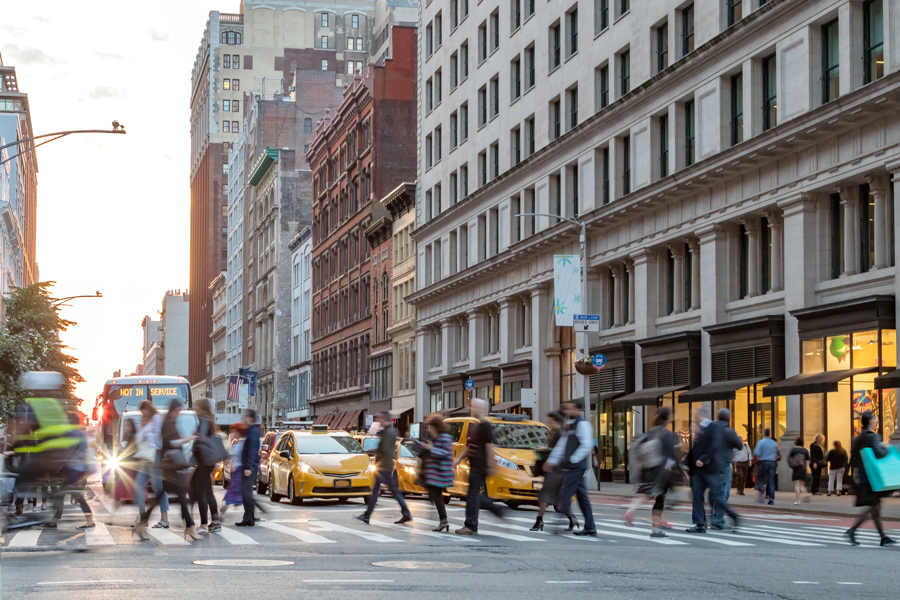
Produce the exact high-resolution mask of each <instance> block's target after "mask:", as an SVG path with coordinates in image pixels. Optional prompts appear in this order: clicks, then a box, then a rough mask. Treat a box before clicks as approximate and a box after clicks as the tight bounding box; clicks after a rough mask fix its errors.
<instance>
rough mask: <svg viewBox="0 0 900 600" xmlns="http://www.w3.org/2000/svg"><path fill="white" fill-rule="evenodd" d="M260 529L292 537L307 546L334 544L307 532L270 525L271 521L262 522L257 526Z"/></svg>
mask: <svg viewBox="0 0 900 600" xmlns="http://www.w3.org/2000/svg"><path fill="white" fill-rule="evenodd" d="M258 525H259V526H260V527H265V528H266V529H271V530H272V531H277V532H279V533H286V534H287V535H290V536H293V537H295V538H297V539H298V540H300V541H301V542H306V543H307V544H334V543H336V542H335V541H334V540H329V539H328V538H326V537H322V536H321V535H318V534H315V533H310V532H308V531H303V530H301V529H295V528H293V527H285V526H284V525H279V524H278V523H272V522H271V521H262V522H261V523H259V524H258Z"/></svg>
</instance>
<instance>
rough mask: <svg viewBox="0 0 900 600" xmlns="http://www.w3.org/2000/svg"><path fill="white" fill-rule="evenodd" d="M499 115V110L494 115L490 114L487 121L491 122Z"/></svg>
mask: <svg viewBox="0 0 900 600" xmlns="http://www.w3.org/2000/svg"><path fill="white" fill-rule="evenodd" d="M499 116H500V113H499V112H498V113H496V114H495V115H492V116H491V118H490V119H488V123H492V122H493V121H494V119H496V118H497V117H499Z"/></svg>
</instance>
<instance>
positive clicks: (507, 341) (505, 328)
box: [500, 298, 516, 365]
mask: <svg viewBox="0 0 900 600" xmlns="http://www.w3.org/2000/svg"><path fill="white" fill-rule="evenodd" d="M513 308H514V305H513V303H512V301H511V300H510V299H509V298H503V299H502V300H500V364H501V365H502V364H506V363H508V362H510V360H511V359H512V356H513V352H514V351H515V344H516V336H515V329H514V327H515V319H514V318H512V317H511V314H510V313H511V312H512V310H511V309H513Z"/></svg>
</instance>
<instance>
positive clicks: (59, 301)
mask: <svg viewBox="0 0 900 600" xmlns="http://www.w3.org/2000/svg"><path fill="white" fill-rule="evenodd" d="M102 297H103V294H101V293H100V292H99V291H97V292H94V293H93V294H86V295H82V296H68V297H66V298H51V299H50V306H65V303H66V302H68V301H69V300H74V299H75V298H102Z"/></svg>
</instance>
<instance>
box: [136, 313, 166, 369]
mask: <svg viewBox="0 0 900 600" xmlns="http://www.w3.org/2000/svg"><path fill="white" fill-rule="evenodd" d="M141 329H143V331H144V343H143V346H142V347H143V356H144V362H143V364H142V365H141V369H140V371H141V375H164V374H165V373H164V367H163V363H162V358H163V357H162V339H163V336H162V322H161V321H154V320H153V319H151V318H150V317H148V316H145V317H144V318H143V319H142V320H141Z"/></svg>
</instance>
